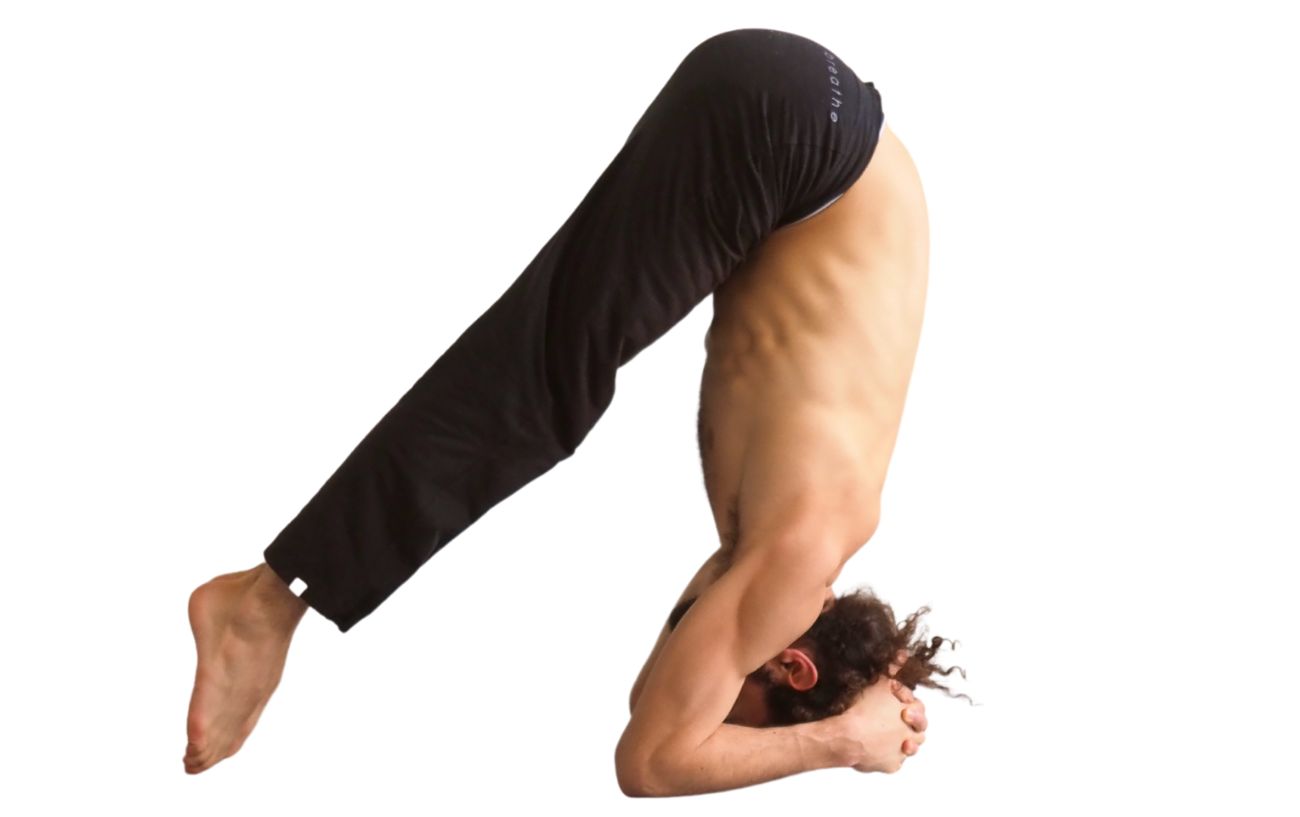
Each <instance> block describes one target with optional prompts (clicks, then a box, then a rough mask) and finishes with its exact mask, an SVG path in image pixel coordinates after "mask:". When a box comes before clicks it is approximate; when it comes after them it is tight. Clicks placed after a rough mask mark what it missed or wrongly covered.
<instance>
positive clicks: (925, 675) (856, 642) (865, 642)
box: [673, 588, 969, 726]
mask: <svg viewBox="0 0 1300 817" xmlns="http://www.w3.org/2000/svg"><path fill="white" fill-rule="evenodd" d="M689 606H690V605H689V602H687V603H683V605H681V606H680V607H679V610H675V611H674V613H675V614H678V615H677V616H676V617H677V618H678V619H680V617H681V614H684V613H685V610H686V608H687V607H689ZM929 611H930V610H929V608H928V607H922V608H921V609H919V610H917V611H916V612H915V613H913V614H912V615H910V616H908V617H907V619H906V620H905V621H904V622H902V623H901V624H900V623H898V622H896V621H895V619H894V611H893V609H892V608H891V607H890V606H889V605H888V604H886V603H885V602H883V601H881V600H880V599H879V598H877V597H876V596H875V595H874V594H873V593H872V591H871V590H870V589H869V588H860V589H857V590H854V591H853V592H851V593H847V594H845V595H842V596H838V597H837V596H835V595H834V594H833V593H828V594H827V597H826V604H825V605H824V606H823V607H822V612H821V615H819V616H818V617H817V621H816V622H814V623H813V625H812V627H810V628H809V629H808V631H807V632H806V633H804V634H803V635H801V636H800V637H799V638H797V639H796V640H795V642H794V643H793V644H791V645H790V646H789V647H787V648H786V649H784V650H782V651H781V652H780V653H779V654H778V655H776V656H774V657H773V658H771V659H770V660H768V661H767V662H766V663H764V664H763V665H762V666H761V667H759V668H758V669H756V670H754V671H753V672H751V673H750V674H749V676H748V677H747V678H746V679H745V683H744V685H743V686H742V687H741V689H740V694H739V695H737V697H736V703H735V705H734V706H732V708H731V712H730V713H729V714H728V715H727V719H726V723H732V724H737V725H740V726H787V725H790V724H795V723H806V722H808V721H815V720H821V719H822V718H828V717H831V716H833V715H838V714H840V713H841V712H843V711H844V710H846V709H848V708H849V707H850V706H852V705H853V703H854V702H855V701H856V700H857V698H858V696H859V694H860V693H861V692H862V690H863V689H865V688H866V687H868V686H870V685H871V684H873V683H875V682H876V681H877V680H878V679H879V678H880V677H881V676H883V675H885V674H887V673H888V671H889V666H890V664H891V663H892V662H893V660H894V658H895V656H897V654H898V653H899V651H900V650H901V651H905V652H906V653H907V655H908V658H907V660H906V662H905V663H904V664H903V666H902V667H901V668H900V669H899V670H898V673H897V675H896V676H895V677H896V678H898V680H899V681H901V682H902V683H903V684H904V685H906V686H908V687H910V688H913V689H915V688H916V686H917V685H918V684H920V685H922V686H926V687H931V688H934V689H941V690H943V691H944V692H947V693H948V694H949V695H952V692H951V691H949V690H948V688H947V687H946V686H944V685H943V684H940V683H938V682H936V681H934V680H932V679H931V677H930V676H931V675H934V674H939V675H943V676H947V675H949V674H950V673H951V672H952V671H953V670H954V669H956V670H958V671H961V673H962V677H963V678H964V677H965V675H966V674H965V671H964V670H961V668H960V667H949V668H946V669H944V668H941V667H939V666H937V665H936V664H934V663H932V662H931V659H932V658H933V657H934V655H935V653H936V652H938V650H939V648H940V646H942V643H943V641H944V640H945V639H943V638H940V637H938V636H935V637H934V638H933V639H930V640H929V643H926V639H925V638H924V637H922V638H915V636H916V633H917V629H918V626H919V625H920V621H919V619H920V617H921V616H922V615H924V614H925V613H928V612H929ZM673 623H674V624H675V623H676V622H675V621H674V622H673ZM954 643H955V642H954ZM957 697H966V698H967V700H969V696H965V695H959V696H957Z"/></svg>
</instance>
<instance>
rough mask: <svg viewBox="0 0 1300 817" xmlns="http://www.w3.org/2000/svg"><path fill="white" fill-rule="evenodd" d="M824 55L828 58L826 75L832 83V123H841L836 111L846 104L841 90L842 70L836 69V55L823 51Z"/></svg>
mask: <svg viewBox="0 0 1300 817" xmlns="http://www.w3.org/2000/svg"><path fill="white" fill-rule="evenodd" d="M822 55H823V56H825V57H826V75H827V77H828V78H829V79H830V82H831V122H832V123H834V122H838V121H840V115H839V114H838V113H836V110H837V109H838V108H839V107H840V106H841V105H843V104H844V92H843V91H841V90H840V69H839V68H837V67H835V55H834V54H832V53H831V52H829V51H827V50H825V49H822Z"/></svg>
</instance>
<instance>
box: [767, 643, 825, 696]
mask: <svg viewBox="0 0 1300 817" xmlns="http://www.w3.org/2000/svg"><path fill="white" fill-rule="evenodd" d="M772 663H773V664H774V665H775V666H774V667H773V669H774V671H775V673H776V676H777V678H778V679H779V680H780V681H781V682H782V683H784V684H786V685H787V686H789V687H791V688H792V689H796V690H798V691H800V692H803V691H805V690H809V689H812V688H813V687H814V686H816V685H817V665H816V664H814V663H813V660H812V656H811V655H809V654H808V653H807V652H806V651H804V650H801V649H799V648H798V647H786V648H785V649H784V650H781V654H780V655H778V656H777V657H776V658H773V659H772Z"/></svg>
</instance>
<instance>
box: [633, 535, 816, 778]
mask: <svg viewBox="0 0 1300 817" xmlns="http://www.w3.org/2000/svg"><path fill="white" fill-rule="evenodd" d="M840 565H841V562H840V560H839V557H838V554H835V553H833V552H832V551H831V550H830V549H827V548H817V547H802V548H797V547H794V546H789V547H779V548H769V549H763V548H751V549H748V550H746V551H742V554H741V555H738V556H737V557H736V559H735V561H734V562H733V564H732V565H731V567H730V569H729V570H727V571H726V572H725V573H724V574H722V576H721V577H719V578H718V579H717V581H715V582H714V583H713V584H712V585H710V586H709V587H708V588H706V589H705V590H704V592H703V593H701V594H700V596H699V597H698V598H697V599H696V601H695V603H694V604H693V605H692V606H691V608H690V609H689V610H688V611H687V612H686V615H685V616H683V617H682V620H681V622H680V623H679V624H678V626H677V628H676V629H675V630H673V631H672V634H671V635H670V636H669V638H668V641H667V642H666V643H665V644H664V646H663V649H662V652H661V653H660V655H659V658H658V660H657V661H656V662H655V664H654V666H653V667H652V668H651V671H650V674H649V675H648V676H647V678H646V683H645V687H644V689H643V690H642V692H641V698H640V700H639V701H638V703H637V707H636V711H635V712H634V713H633V715H632V719H631V721H630V722H629V723H628V726H627V729H626V730H624V732H623V737H622V739H621V740H620V741H619V746H618V751H617V753H616V762H617V764H618V765H619V766H620V769H621V770H622V771H621V773H629V770H628V768H627V767H628V765H629V764H630V765H632V766H636V767H641V766H645V765H648V764H654V763H656V762H659V761H661V760H662V759H663V758H665V757H667V758H671V757H674V756H678V755H684V754H686V753H689V752H690V751H691V750H693V749H695V748H696V747H698V746H699V745H700V744H702V743H703V742H704V741H705V740H707V739H708V738H709V736H710V735H712V734H713V733H714V732H715V731H716V730H717V728H718V727H719V726H720V725H721V724H722V722H723V721H724V720H725V719H726V717H727V714H728V713H729V712H730V711H731V707H732V706H733V705H734V704H735V702H736V696H737V695H738V694H739V693H740V688H741V686H742V684H743V683H744V681H745V676H746V675H748V674H749V673H750V672H752V671H754V670H755V669H757V668H758V667H759V666H761V665H762V664H763V663H764V662H765V661H767V660H768V659H770V658H772V657H774V656H776V655H777V654H778V653H780V652H781V650H783V649H785V648H786V647H788V646H790V644H791V643H793V642H794V641H795V639H797V638H798V637H799V636H801V635H803V634H804V633H805V632H807V630H808V628H809V627H811V626H812V625H813V623H814V622H815V621H816V620H817V616H818V614H819V613H820V612H821V610H822V606H823V603H824V601H825V596H826V588H827V587H828V586H829V585H830V584H831V582H832V580H833V577H834V574H835V573H836V572H837V571H838V570H839V567H840ZM633 773H635V772H633Z"/></svg>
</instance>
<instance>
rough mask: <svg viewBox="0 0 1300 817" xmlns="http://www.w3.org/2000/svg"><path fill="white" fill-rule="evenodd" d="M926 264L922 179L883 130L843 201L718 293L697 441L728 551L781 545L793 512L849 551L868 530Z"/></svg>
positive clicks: (893, 433)
mask: <svg viewBox="0 0 1300 817" xmlns="http://www.w3.org/2000/svg"><path fill="white" fill-rule="evenodd" d="M928 267H929V229H928V219H927V214H926V206H925V200H924V196H923V194H922V190H921V183H920V179H919V176H918V175H917V171H916V168H915V166H914V165H913V163H912V160H911V157H910V156H909V155H908V153H907V151H906V150H905V148H904V147H903V145H902V143H901V142H900V141H899V140H898V138H897V137H896V136H895V135H894V133H893V131H892V130H890V129H889V127H888V126H887V125H886V127H885V129H884V132H883V133H882V134H881V137H880V141H879V144H878V145H877V147H876V151H875V154H874V155H873V156H872V159H871V162H870V164H869V165H868V167H867V169H866V171H865V172H864V173H863V175H862V176H861V177H860V178H859V179H858V181H857V182H855V183H854V184H853V186H852V187H851V188H850V189H849V190H848V191H847V192H846V193H845V194H844V195H843V196H842V197H840V198H839V199H838V200H836V201H835V202H834V203H832V204H831V205H830V206H829V207H826V208H825V209H824V210H822V211H820V212H819V213H817V214H816V215H814V216H812V217H811V218H809V219H807V220H805V221H802V222H799V223H796V224H791V225H788V226H786V227H783V228H781V229H780V230H777V231H776V232H775V233H773V234H772V235H771V236H769V237H768V238H767V239H766V240H765V241H764V242H763V244H762V245H761V247H760V248H759V250H758V251H757V252H756V253H754V254H753V255H751V256H750V258H748V259H747V260H746V261H745V263H744V264H742V265H741V266H740V267H739V268H738V269H737V270H736V271H735V272H734V273H733V274H732V276H731V277H730V278H729V279H728V281H727V282H726V283H725V284H724V285H723V286H722V287H721V288H719V289H718V290H717V291H715V293H714V295H713V309H714V318H713V322H712V324H711V326H710V329H709V334H708V336H707V338H706V342H705V345H706V348H707V350H708V355H707V360H706V363H705V367H704V372H703V377H702V380H701V385H700V414H699V445H700V456H701V460H702V464H703V468H704V480H705V488H706V490H707V492H708V496H709V503H710V505H711V506H712V509H713V514H714V519H715V521H716V522H717V526H718V531H719V535H720V537H721V538H722V544H723V547H724V549H730V550H735V549H738V548H744V547H746V543H747V542H755V543H757V542H764V541H772V539H773V537H774V536H778V535H779V534H780V533H781V532H782V531H784V530H786V529H788V526H789V525H790V520H791V519H793V518H795V517H796V516H797V517H798V518H801V519H807V518H816V519H817V520H818V528H819V531H820V535H825V536H829V537H830V538H831V539H833V540H835V541H838V542H841V543H842V545H843V549H844V550H843V558H844V559H845V560H847V559H848V558H849V556H851V555H852V554H853V553H854V552H855V551H857V549H858V548H860V547H861V546H862V545H863V544H864V543H865V542H866V541H867V539H868V538H870V536H871V534H872V533H873V532H874V530H875V526H876V524H877V521H878V518H879V509H880V493H881V490H882V488H883V485H884V480H885V472H886V469H887V467H888V464H889V460H890V457H891V455H892V453H893V449H894V443H895V440H896V438H897V434H898V427H899V422H900V420H901V418H902V411H903V403H904V399H905V397H906V394H907V387H908V382H909V381H910V378H911V373H912V365H913V362H914V360H915V356H916V349H917V344H918V341H919V337H920V330H921V319H922V313H923V310H924V303H925V292H926V282H927V278H928Z"/></svg>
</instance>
